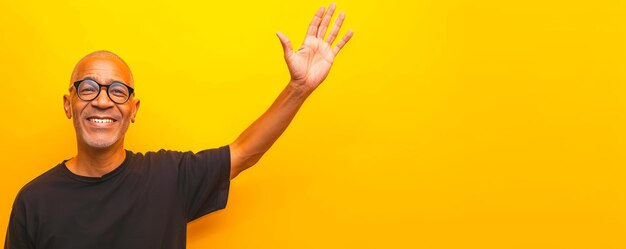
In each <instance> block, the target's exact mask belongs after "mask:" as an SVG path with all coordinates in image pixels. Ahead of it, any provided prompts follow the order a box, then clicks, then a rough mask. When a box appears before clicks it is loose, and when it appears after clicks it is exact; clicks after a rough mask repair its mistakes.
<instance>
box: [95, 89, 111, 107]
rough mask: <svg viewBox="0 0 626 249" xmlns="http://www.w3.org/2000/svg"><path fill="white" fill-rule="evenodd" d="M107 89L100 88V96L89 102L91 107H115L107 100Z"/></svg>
mask: <svg viewBox="0 0 626 249" xmlns="http://www.w3.org/2000/svg"><path fill="white" fill-rule="evenodd" d="M107 89H108V88H106V87H102V88H101V89H100V94H98V97H97V98H96V99H94V100H92V101H91V105H92V106H94V107H98V108H102V109H104V108H109V107H111V106H114V105H115V103H113V101H111V99H109V95H108V94H107Z"/></svg>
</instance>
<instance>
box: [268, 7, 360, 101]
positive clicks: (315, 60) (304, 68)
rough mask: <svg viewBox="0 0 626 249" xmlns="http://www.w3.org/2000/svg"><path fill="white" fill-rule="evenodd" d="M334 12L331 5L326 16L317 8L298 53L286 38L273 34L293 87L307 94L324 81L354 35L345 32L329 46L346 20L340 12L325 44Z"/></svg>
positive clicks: (322, 9)
mask: <svg viewBox="0 0 626 249" xmlns="http://www.w3.org/2000/svg"><path fill="white" fill-rule="evenodd" d="M334 12H335V4H334V3H331V4H330V6H328V10H327V11H326V13H324V7H320V8H319V9H318V10H317V12H316V13H315V16H314V17H313V20H312V21H311V25H309V30H308V31H307V34H306V37H305V39H304V42H303V43H302V47H300V49H298V51H294V50H293V48H292V46H291V42H290V41H289V38H287V36H285V35H283V34H282V33H280V32H279V33H276V35H278V38H279V39H280V42H281V44H282V46H283V51H284V53H285V61H286V62H287V66H288V67H289V73H290V74H291V83H293V84H296V85H297V86H298V87H304V89H306V90H307V91H313V90H315V88H317V86H319V85H320V84H321V83H322V81H324V79H326V76H328V72H329V71H330V67H331V66H332V64H333V61H334V60H335V57H336V56H337V54H338V53H339V51H340V50H341V49H342V48H343V46H345V45H346V43H348V41H349V40H350V38H352V34H353V32H352V30H348V32H347V33H346V34H345V35H344V37H343V38H342V39H341V40H339V41H338V42H337V44H336V45H335V46H334V47H332V44H333V41H335V38H336V37H337V34H338V33H339V29H340V28H341V24H342V23H343V20H344V19H345V17H346V15H345V14H344V13H343V12H342V13H339V17H337V20H336V21H335V25H334V26H333V28H332V29H331V31H330V34H329V35H328V37H327V38H326V40H325V41H324V36H325V35H326V31H327V30H328V26H329V24H330V19H331V17H332V16H333V14H334Z"/></svg>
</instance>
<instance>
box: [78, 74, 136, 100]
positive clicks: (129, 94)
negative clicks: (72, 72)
mask: <svg viewBox="0 0 626 249" xmlns="http://www.w3.org/2000/svg"><path fill="white" fill-rule="evenodd" d="M83 81H92V82H93V83H96V85H98V93H96V96H95V97H93V99H90V100H86V99H83V98H81V97H80V94H79V93H78V86H79V85H80V84H81V83H83ZM113 84H120V85H122V86H124V87H126V88H128V98H126V100H125V101H124V102H116V101H115V100H113V98H111V94H110V93H109V89H111V88H110V86H112V85H113ZM103 87H106V88H107V91H106V92H107V97H109V99H110V100H111V101H112V102H113V103H115V104H118V105H121V104H124V103H126V102H128V100H129V99H130V96H131V95H133V94H135V89H133V88H132V87H130V86H128V85H126V84H124V83H122V82H118V81H114V82H113V83H111V84H108V85H103V84H100V83H98V82H97V81H95V80H92V79H83V80H79V81H75V82H74V89H76V96H78V98H79V99H80V100H82V101H87V102H90V101H92V100H94V99H97V98H98V96H100V92H102V88H103ZM71 91H72V88H71V87H70V92H71Z"/></svg>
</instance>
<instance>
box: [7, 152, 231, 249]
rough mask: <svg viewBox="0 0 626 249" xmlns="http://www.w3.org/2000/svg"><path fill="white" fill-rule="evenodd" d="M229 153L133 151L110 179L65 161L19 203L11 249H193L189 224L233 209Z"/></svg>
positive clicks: (13, 214)
mask: <svg viewBox="0 0 626 249" xmlns="http://www.w3.org/2000/svg"><path fill="white" fill-rule="evenodd" d="M229 178H230V151H229V147H228V146H223V147H220V148H215V149H209V150H204V151H200V152H198V153H192V152H175V151H166V150H160V151H158V152H148V153H146V154H145V155H143V154H141V153H133V152H131V151H128V150H127V151H126V158H125V159H124V162H123V163H122V164H121V165H120V166H119V167H117V168H116V169H115V170H113V171H111V172H110V173H108V174H106V175H104V176H102V177H85V176H79V175H76V174H73V173H72V172H71V171H69V170H68V169H67V167H66V166H65V161H63V162H62V163H60V164H59V165H57V166H56V167H54V168H52V169H51V170H49V171H48V172H46V173H44V174H42V175H41V176H39V177H37V178H35V179H34V180H33V181H31V182H30V183H28V184H26V186H24V187H23V188H22V190H21V191H20V192H19V194H18V195H17V197H16V199H15V202H14V204H13V211H12V212H11V218H10V221H9V227H8V230H7V236H6V241H5V248H37V249H40V248H63V249H73V248H90V249H91V248H106V249H121V248H132V249H142V248H146V249H147V248H150V249H154V248H185V242H186V231H187V222H189V221H192V220H194V219H196V218H198V217H200V216H203V215H205V214H208V213H210V212H213V211H216V210H219V209H223V208H224V207H226V201H227V199H228V190H229V187H230V179H229Z"/></svg>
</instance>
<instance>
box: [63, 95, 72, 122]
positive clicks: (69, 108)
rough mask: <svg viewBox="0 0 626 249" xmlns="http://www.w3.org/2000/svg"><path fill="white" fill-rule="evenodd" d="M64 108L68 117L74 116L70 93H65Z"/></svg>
mask: <svg viewBox="0 0 626 249" xmlns="http://www.w3.org/2000/svg"><path fill="white" fill-rule="evenodd" d="M63 109H65V116H66V117H67V118H68V119H71V118H72V105H71V103H70V95H67V94H66V95H63Z"/></svg>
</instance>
